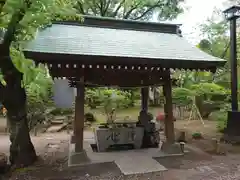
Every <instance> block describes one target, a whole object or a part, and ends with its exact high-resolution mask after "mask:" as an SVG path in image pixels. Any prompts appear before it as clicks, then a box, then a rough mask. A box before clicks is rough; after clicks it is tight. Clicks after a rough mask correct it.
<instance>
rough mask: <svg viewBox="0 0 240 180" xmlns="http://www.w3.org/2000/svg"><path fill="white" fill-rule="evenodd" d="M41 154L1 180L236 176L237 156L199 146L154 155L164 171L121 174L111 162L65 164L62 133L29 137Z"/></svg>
mask: <svg viewBox="0 0 240 180" xmlns="http://www.w3.org/2000/svg"><path fill="white" fill-rule="evenodd" d="M32 139H33V142H34V145H35V147H36V150H37V152H38V154H39V155H40V157H41V160H39V161H38V162H37V163H36V164H35V165H34V166H32V167H29V168H25V169H20V170H18V171H16V172H14V173H13V174H11V175H10V176H8V177H4V178H3V180H200V179H201V180H239V179H240V166H239V165H240V163H239V162H240V156H238V155H227V156H216V157H212V156H210V155H209V154H206V153H204V152H202V151H201V150H197V151H194V153H190V154H188V155H186V156H184V157H179V158H168V159H157V161H159V162H160V163H161V164H163V165H164V166H165V167H166V168H168V171H166V172H161V173H150V174H142V175H135V176H123V175H122V174H121V172H120V170H119V169H118V168H117V167H116V166H115V165H114V164H113V163H108V164H97V165H90V166H86V167H74V168H67V155H68V139H69V135H67V134H66V133H55V134H44V135H41V136H38V137H33V138H32ZM8 146H9V142H8V136H3V135H1V136H0V152H8Z"/></svg>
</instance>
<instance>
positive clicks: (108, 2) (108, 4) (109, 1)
mask: <svg viewBox="0 0 240 180" xmlns="http://www.w3.org/2000/svg"><path fill="white" fill-rule="evenodd" d="M111 1H112V0H108V1H107V3H106V4H105V10H104V16H105V15H106V13H107V10H108V9H109V6H110V4H111Z"/></svg>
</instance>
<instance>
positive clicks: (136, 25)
mask: <svg viewBox="0 0 240 180" xmlns="http://www.w3.org/2000/svg"><path fill="white" fill-rule="evenodd" d="M83 18H84V21H83V22H79V21H56V22H53V24H64V25H78V26H91V27H101V28H114V29H127V30H137V31H149V32H160V33H169V34H178V32H179V27H180V26H181V24H172V23H160V22H146V21H136V20H128V19H117V18H110V17H99V16H86V15H85V16H83Z"/></svg>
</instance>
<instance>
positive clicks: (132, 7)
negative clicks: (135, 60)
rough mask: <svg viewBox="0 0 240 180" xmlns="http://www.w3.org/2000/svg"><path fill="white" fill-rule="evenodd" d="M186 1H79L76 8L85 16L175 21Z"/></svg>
mask: <svg viewBox="0 0 240 180" xmlns="http://www.w3.org/2000/svg"><path fill="white" fill-rule="evenodd" d="M183 1H184V0H169V1H165V0H78V1H77V4H76V6H75V8H76V9H77V10H78V12H79V13H81V14H84V15H95V16H105V17H117V18H121V19H132V20H146V21H147V20H150V19H151V18H152V17H153V15H156V16H158V19H159V20H166V19H170V20H171V19H175V18H176V17H177V16H178V15H179V13H181V12H183V9H182V7H181V6H180V3H181V2H183Z"/></svg>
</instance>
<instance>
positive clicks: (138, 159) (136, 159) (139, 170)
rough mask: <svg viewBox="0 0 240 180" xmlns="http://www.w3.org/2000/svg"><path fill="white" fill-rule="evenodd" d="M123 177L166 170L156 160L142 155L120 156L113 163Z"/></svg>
mask: <svg viewBox="0 0 240 180" xmlns="http://www.w3.org/2000/svg"><path fill="white" fill-rule="evenodd" d="M115 163H116V164H117V166H118V167H119V169H120V170H121V171H122V173H123V174H124V175H133V174H144V173H152V172H159V171H165V170H167V169H166V168H165V167H164V166H162V165H161V164H159V163H158V162H157V161H156V160H154V159H153V158H152V157H149V156H143V155H142V154H139V155H137V154H135V155H133V156H122V158H119V159H117V160H116V161H115Z"/></svg>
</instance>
